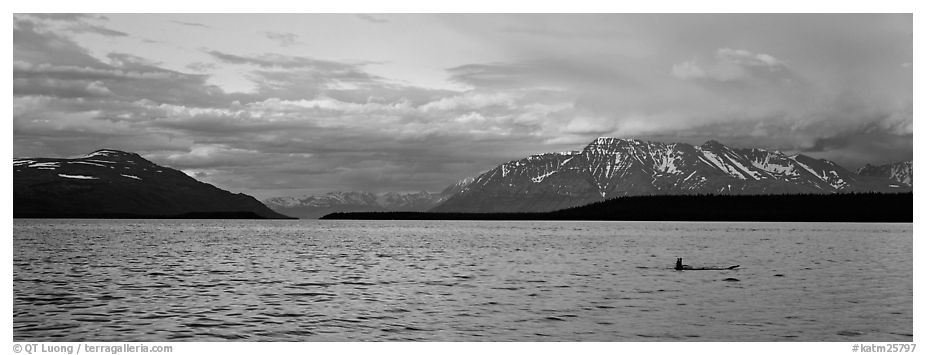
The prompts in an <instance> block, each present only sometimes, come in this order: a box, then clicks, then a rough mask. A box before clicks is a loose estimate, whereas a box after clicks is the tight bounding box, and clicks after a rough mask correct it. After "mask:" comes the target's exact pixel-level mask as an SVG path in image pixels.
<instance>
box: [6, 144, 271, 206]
mask: <svg viewBox="0 0 926 355" xmlns="http://www.w3.org/2000/svg"><path fill="white" fill-rule="evenodd" d="M13 215H14V217H17V218H20V217H35V218H48V217H62V218H65V217H81V218H109V217H112V216H121V218H125V217H138V218H170V217H183V218H185V216H203V217H209V218H251V217H253V216H256V217H260V218H289V217H287V216H285V215H281V214H279V213H276V212H274V211H272V210H271V209H269V208H267V207H266V206H264V205H263V204H262V203H260V201H257V199H255V198H254V197H251V196H249V195H246V194H243V193H232V192H229V191H226V190H223V189H220V188H218V187H216V186H213V185H211V184H208V183H205V182H201V181H198V180H196V179H194V178H192V177H190V176H188V175H186V174H184V173H183V172H181V171H179V170H176V169H172V168H169V167H165V166H160V165H157V164H155V163H152V162H151V161H148V160H147V159H145V158H143V157H142V156H140V155H138V154H136V153H132V152H125V151H120V150H116V149H98V150H96V151H93V152H91V153H89V154H86V155H83V156H80V157H76V158H14V159H13Z"/></svg>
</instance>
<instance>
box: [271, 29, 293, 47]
mask: <svg viewBox="0 0 926 355" xmlns="http://www.w3.org/2000/svg"><path fill="white" fill-rule="evenodd" d="M263 35H264V37H267V38H269V39H271V40H274V41H277V42H278V43H279V44H280V45H281V46H283V47H289V46H293V45H296V44H298V43H299V41H298V39H299V35H297V34H295V33H289V32H264V33H263Z"/></svg>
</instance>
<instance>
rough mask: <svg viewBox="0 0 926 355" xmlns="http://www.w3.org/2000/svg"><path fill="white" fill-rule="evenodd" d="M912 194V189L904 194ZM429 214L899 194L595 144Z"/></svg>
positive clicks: (534, 162) (618, 143)
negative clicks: (706, 198) (636, 201)
mask: <svg viewBox="0 0 926 355" xmlns="http://www.w3.org/2000/svg"><path fill="white" fill-rule="evenodd" d="M911 189H912V188H911ZM458 190H459V193H457V194H455V195H453V196H450V197H449V198H447V199H446V201H444V202H442V203H441V204H439V205H437V206H436V207H435V208H433V209H432V210H431V211H433V212H546V211H553V210H558V209H563V208H569V207H574V206H580V205H585V204H589V203H594V202H599V201H602V200H605V199H609V198H614V197H620V196H638V195H687V194H745V195H755V194H801V193H835V192H904V191H906V190H907V189H905V188H904V187H902V186H898V185H895V184H891V183H889V182H888V181H887V180H886V179H884V178H881V177H878V176H865V175H858V174H856V173H854V172H851V171H849V170H847V169H845V168H842V167H841V166H839V165H838V164H836V163H834V162H831V161H829V160H825V159H815V158H812V157H810V156H807V155H804V154H794V155H787V154H784V153H782V152H780V151H769V150H765V149H761V148H731V147H728V146H726V145H724V144H722V143H720V142H718V141H716V140H708V141H707V142H705V143H704V144H702V145H699V146H695V145H691V144H686V143H662V142H652V141H644V140H638V139H622V138H613V137H600V138H597V139H595V140H594V141H592V142H591V143H589V144H588V145H586V146H585V147H584V148H583V149H581V150H577V151H570V152H560V153H542V154H534V155H530V156H528V157H526V158H522V159H517V160H511V161H508V162H506V163H503V164H500V165H498V166H497V167H495V168H493V169H490V170H488V171H486V172H484V173H482V174H480V175H479V176H477V177H475V178H473V179H472V181H471V182H470V183H469V184H466V185H465V186H460V187H459V188H458Z"/></svg>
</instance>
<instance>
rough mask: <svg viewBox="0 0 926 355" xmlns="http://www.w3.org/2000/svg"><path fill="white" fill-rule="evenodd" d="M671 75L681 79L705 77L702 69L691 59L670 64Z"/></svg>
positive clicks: (705, 74)
mask: <svg viewBox="0 0 926 355" xmlns="http://www.w3.org/2000/svg"><path fill="white" fill-rule="evenodd" d="M672 75H674V76H675V77H676V78H679V79H682V80H688V79H702V78H706V77H707V73H705V72H704V69H701V67H700V66H698V64H696V63H695V62H694V61H693V60H691V61H687V62H684V63H680V64H674V65H672Z"/></svg>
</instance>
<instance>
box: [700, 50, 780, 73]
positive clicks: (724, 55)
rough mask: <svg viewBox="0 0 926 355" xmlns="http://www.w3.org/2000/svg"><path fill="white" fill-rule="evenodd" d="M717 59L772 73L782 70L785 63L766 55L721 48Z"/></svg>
mask: <svg viewBox="0 0 926 355" xmlns="http://www.w3.org/2000/svg"><path fill="white" fill-rule="evenodd" d="M716 56H717V59H718V60H720V61H724V62H729V63H733V64H736V65H741V66H749V67H762V68H766V69H768V70H771V71H777V70H781V69H782V68H784V67H785V64H784V62H782V61H781V60H780V59H778V58H775V57H773V56H771V55H769V54H765V53H753V52H750V51H748V50H745V49H731V48H720V49H718V50H717V53H716Z"/></svg>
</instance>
